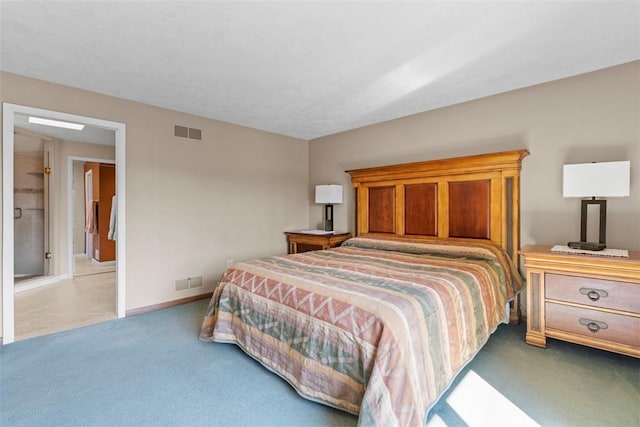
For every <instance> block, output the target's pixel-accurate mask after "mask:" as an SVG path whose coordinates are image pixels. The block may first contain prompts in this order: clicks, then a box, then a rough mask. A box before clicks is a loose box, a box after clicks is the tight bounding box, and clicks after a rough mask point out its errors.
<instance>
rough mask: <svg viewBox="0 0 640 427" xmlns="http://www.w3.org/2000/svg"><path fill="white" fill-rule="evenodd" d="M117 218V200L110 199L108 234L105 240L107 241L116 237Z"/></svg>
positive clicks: (114, 197) (114, 198)
mask: <svg viewBox="0 0 640 427" xmlns="http://www.w3.org/2000/svg"><path fill="white" fill-rule="evenodd" d="M117 217H118V199H117V198H116V196H113V197H112V198H111V215H110V216H109V234H108V235H107V238H108V239H109V240H116V237H117V235H118V227H117Z"/></svg>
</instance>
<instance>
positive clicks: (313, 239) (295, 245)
mask: <svg viewBox="0 0 640 427" xmlns="http://www.w3.org/2000/svg"><path fill="white" fill-rule="evenodd" d="M284 234H286V235H287V242H288V243H289V252H288V253H290V254H299V253H301V252H307V251H319V250H322V249H329V248H335V247H336V246H340V245H341V244H342V242H344V241H345V240H347V239H348V238H350V237H351V233H333V234H316V233H305V232H304V231H286V232H285V233H284Z"/></svg>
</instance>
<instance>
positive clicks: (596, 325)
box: [579, 317, 609, 334]
mask: <svg viewBox="0 0 640 427" xmlns="http://www.w3.org/2000/svg"><path fill="white" fill-rule="evenodd" d="M579 322H580V324H581V325H582V326H586V327H587V329H589V330H590V331H591V332H592V333H594V334H595V333H596V332H598V331H599V330H600V329H607V328H608V327H609V325H607V324H606V322H600V321H598V320H591V319H585V318H584V317H583V318H581V319H580V320H579Z"/></svg>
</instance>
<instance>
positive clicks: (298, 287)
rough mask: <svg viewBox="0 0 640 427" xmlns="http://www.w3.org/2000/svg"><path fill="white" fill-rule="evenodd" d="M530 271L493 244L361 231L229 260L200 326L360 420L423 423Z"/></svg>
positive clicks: (310, 394) (203, 332)
mask: <svg viewBox="0 0 640 427" xmlns="http://www.w3.org/2000/svg"><path fill="white" fill-rule="evenodd" d="M522 285H523V282H522V278H521V276H520V274H519V273H518V271H517V269H516V267H515V265H514V264H513V262H511V260H510V259H509V258H508V256H507V255H506V254H505V253H504V252H503V251H502V250H501V249H499V248H497V247H495V246H493V245H491V244H483V243H477V244H475V243H474V244H472V243H469V242H466V241H449V240H444V241H443V240H437V241H436V240H434V241H432V242H428V243H425V242H424V241H420V242H418V241H416V242H413V241H406V240H402V241H400V240H393V239H389V240H387V239H384V240H379V239H370V238H360V237H358V238H353V239H350V240H348V241H347V242H345V243H344V244H343V246H341V247H339V248H334V249H330V250H325V251H315V252H305V253H301V254H293V255H286V256H275V257H270V258H263V259H255V260H251V261H248V262H244V263H240V264H236V265H234V266H233V268H230V269H228V270H227V271H226V273H225V274H224V276H223V277H222V279H221V281H220V284H219V286H218V287H217V288H216V290H215V292H214V294H213V297H212V299H211V302H210V304H209V308H208V310H207V313H206V315H205V319H204V322H203V324H202V329H201V332H200V338H201V339H203V340H212V341H218V342H231V343H235V344H237V345H238V346H240V347H241V348H242V349H243V350H244V351H245V352H246V353H248V354H250V355H251V356H253V357H254V358H255V359H257V360H258V361H260V362H261V363H262V364H263V365H265V366H266V367H268V368H269V369H271V370H273V371H274V372H276V373H278V374H279V375H281V376H282V377H283V378H284V379H286V380H287V381H288V382H289V383H290V384H291V385H293V387H295V388H296V390H297V391H298V393H300V394H301V395H302V396H304V397H306V398H308V399H311V400H314V401H318V402H322V403H324V404H327V405H330V406H334V407H337V408H340V409H343V410H346V411H348V412H352V413H354V414H359V420H358V421H359V425H363V426H364V425H366V426H369V425H380V426H394V425H398V426H418V425H423V424H424V421H425V417H426V415H427V411H428V410H429V409H430V408H431V406H432V405H433V404H434V403H435V401H436V400H437V399H438V397H440V395H441V394H442V393H443V392H444V391H445V390H446V388H447V387H448V385H449V384H450V382H451V381H452V380H453V378H454V376H455V374H456V373H457V371H459V370H460V369H461V368H462V367H463V366H464V365H465V364H466V362H468V361H469V360H470V359H471V358H472V357H473V356H474V355H475V354H476V353H477V352H478V350H479V349H480V348H481V347H482V345H483V344H484V343H485V342H486V340H487V339H488V337H489V335H490V333H491V332H492V331H493V330H494V329H495V327H496V326H497V325H498V323H500V322H501V321H503V320H504V319H505V305H506V303H507V301H508V300H509V299H511V298H512V297H513V296H514V295H515V293H516V292H518V291H519V290H520V288H521V287H522Z"/></svg>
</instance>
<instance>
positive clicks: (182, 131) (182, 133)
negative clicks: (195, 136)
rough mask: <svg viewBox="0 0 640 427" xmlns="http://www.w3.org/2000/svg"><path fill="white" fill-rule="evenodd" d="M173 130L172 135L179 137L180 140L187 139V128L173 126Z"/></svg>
mask: <svg viewBox="0 0 640 427" xmlns="http://www.w3.org/2000/svg"><path fill="white" fill-rule="evenodd" d="M173 129H174V132H173V134H174V135H175V136H179V137H181V138H188V137H189V128H188V127H185V126H178V125H175V126H174V127H173Z"/></svg>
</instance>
